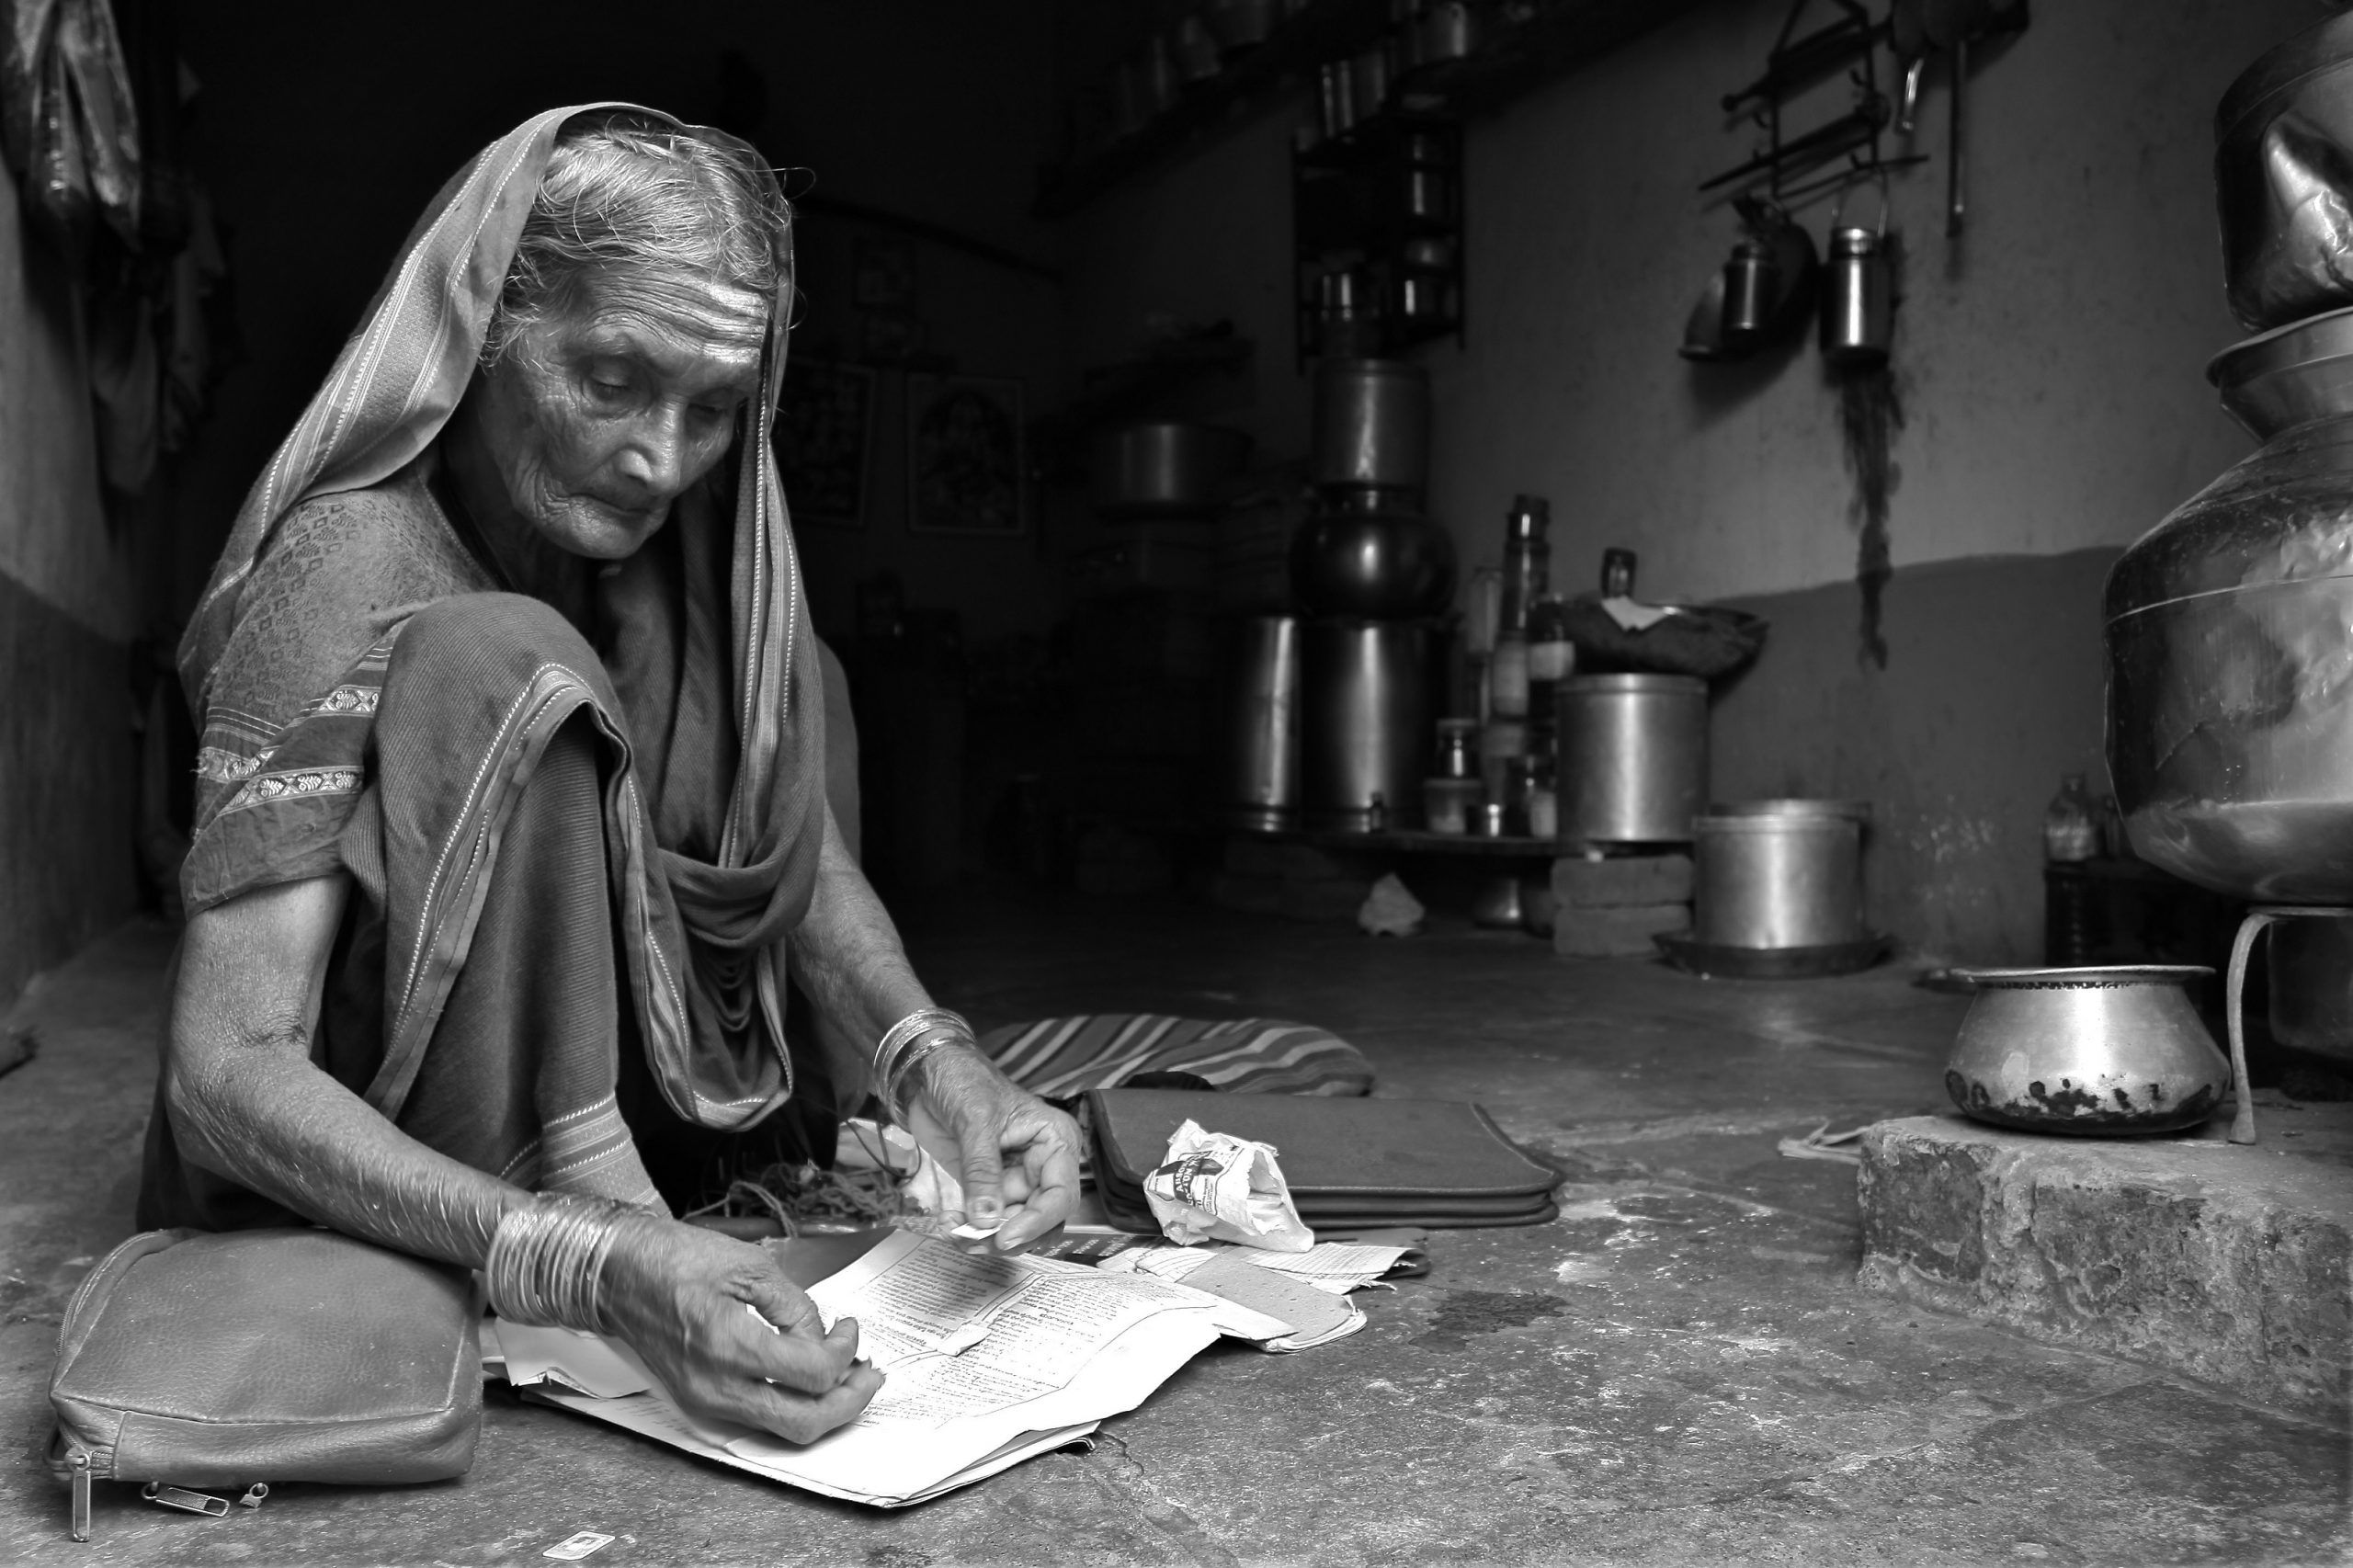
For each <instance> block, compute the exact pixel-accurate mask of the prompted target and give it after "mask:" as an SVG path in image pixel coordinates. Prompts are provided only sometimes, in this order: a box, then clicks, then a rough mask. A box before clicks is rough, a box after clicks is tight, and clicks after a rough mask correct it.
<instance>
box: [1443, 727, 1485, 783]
mask: <svg viewBox="0 0 2353 1568" xmlns="http://www.w3.org/2000/svg"><path fill="white" fill-rule="evenodd" d="M1478 744H1479V721H1478V720H1476V719H1440V720H1439V721H1438V777H1439V778H1478V777H1479V762H1478Z"/></svg>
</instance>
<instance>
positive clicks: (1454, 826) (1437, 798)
mask: <svg viewBox="0 0 2353 1568" xmlns="http://www.w3.org/2000/svg"><path fill="white" fill-rule="evenodd" d="M1482 793H1483V790H1481V787H1480V784H1479V781H1478V780H1477V779H1476V778H1429V779H1425V780H1424V781H1423V783H1422V810H1423V812H1424V814H1425V815H1426V816H1427V819H1428V825H1429V830H1430V831H1431V832H1432V833H1454V834H1461V833H1468V832H1470V831H1471V819H1472V816H1473V815H1474V814H1475V813H1476V812H1477V811H1478V807H1479V799H1480V796H1481V794H1482Z"/></svg>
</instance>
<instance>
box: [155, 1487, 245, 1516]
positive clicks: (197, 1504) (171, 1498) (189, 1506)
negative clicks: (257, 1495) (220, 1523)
mask: <svg viewBox="0 0 2353 1568" xmlns="http://www.w3.org/2000/svg"><path fill="white" fill-rule="evenodd" d="M139 1495H141V1496H142V1497H144V1498H146V1499H147V1501H149V1502H150V1503H153V1504H156V1505H157V1506H161V1507H165V1508H177V1509H179V1510H180V1511H181V1512H183V1513H188V1514H202V1515H204V1516H205V1517H207V1518H213V1519H217V1518H220V1517H222V1515H224V1514H226V1513H227V1512H228V1511H229V1499H227V1498H226V1497H215V1496H213V1495H212V1494H210V1493H209V1492H190V1491H189V1490H188V1488H186V1487H185V1486H166V1485H165V1484H164V1483H162V1482H160V1481H151V1482H149V1483H147V1484H146V1485H144V1486H142V1487H141V1488H140V1489H139Z"/></svg>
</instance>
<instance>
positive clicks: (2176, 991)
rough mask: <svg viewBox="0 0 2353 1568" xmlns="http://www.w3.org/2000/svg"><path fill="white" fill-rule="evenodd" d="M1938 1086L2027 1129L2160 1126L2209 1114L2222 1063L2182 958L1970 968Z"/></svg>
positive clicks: (2221, 1092)
mask: <svg viewBox="0 0 2353 1568" xmlns="http://www.w3.org/2000/svg"><path fill="white" fill-rule="evenodd" d="M1958 972H1959V973H1960V974H1961V976H1962V977H1964V978H1966V979H1967V980H1969V981H1970V982H1971V983H1973V984H1974V985H1975V986H1976V987H1977V995H1976V997H1975V999H1974V1000H1972V1002H1971V1003H1970V1005H1969V1012H1968V1014H1967V1015H1966V1016H1965V1017H1962V1019H1961V1033H1960V1035H1959V1036H1958V1037H1957V1038H1956V1039H1955V1040H1954V1041H1953V1049H1952V1060H1951V1061H1950V1062H1949V1063H1948V1064H1947V1066H1946V1068H1945V1091H1946V1093H1948V1094H1949V1095H1951V1096H1952V1099H1953V1103H1954V1104H1955V1105H1957V1106H1959V1107H1960V1108H1961V1110H1962V1111H1964V1112H1965V1113H1967V1114H1968V1115H1970V1116H1972V1117H1975V1118H1976V1119H1978V1120H1980V1121H1990V1122H1992V1123H1994V1124H1995V1125H1996V1126H1999V1127H2017V1128H2023V1129H2025V1130H2027V1131H2033V1132H2078V1133H2120V1132H2170V1131H2177V1130H2179V1129H2181V1128H2185V1127H2195V1126H2197V1125H2198V1124H2199V1123H2200V1122H2202V1121H2204V1120H2206V1119H2208V1118H2209V1117H2211V1116H2212V1115H2213V1114H2214V1112H2215V1111H2216V1110H2217V1109H2218V1108H2220V1107H2221V1105H2222V1098H2223V1096H2225V1095H2227V1094H2228V1093H2229V1092H2230V1087H2231V1064H2230V1062H2229V1061H2228V1060H2227V1059H2226V1058H2225V1057H2224V1056H2223V1055H2222V1051H2220V1050H2219V1049H2217V1048H2216V1046H2215V1044H2214V1041H2213V1038H2212V1037H2211V1036H2210V1035H2209V1034H2208V1033H2207V1032H2206V1026H2205V1025H2204V1024H2203V1023H2202V1022H2200V1019H2199V1017H2198V1009H2197V1007H2196V1006H2194V1005H2192V1003H2191V1002H2190V999H2189V994H2188V989H2187V988H2188V985H2189V984H2190V983H2192V982H2194V981H2200V980H2203V979H2206V978H2207V977H2209V976H2211V974H2212V973H2213V972H2214V971H2212V970H2211V969H2206V968H2203V967H2201V966H2198V965H2190V964H2150V965H2142V966H2133V967H2121V968H2112V969H1976V970H1961V971H1958Z"/></svg>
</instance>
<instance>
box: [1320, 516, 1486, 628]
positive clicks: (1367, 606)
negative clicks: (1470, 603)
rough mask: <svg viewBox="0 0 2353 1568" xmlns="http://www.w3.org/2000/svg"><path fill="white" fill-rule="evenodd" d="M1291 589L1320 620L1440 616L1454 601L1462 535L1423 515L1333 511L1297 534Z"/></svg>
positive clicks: (1398, 618) (1404, 618) (1400, 618)
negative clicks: (1456, 553) (1456, 557)
mask: <svg viewBox="0 0 2353 1568" xmlns="http://www.w3.org/2000/svg"><path fill="white" fill-rule="evenodd" d="M1290 587H1291V597H1293V598H1295V599H1296V600H1298V602H1299V603H1300V604H1301V605H1302V606H1303V607H1304V608H1306V609H1307V611H1308V612H1309V613H1310V614H1312V615H1338V616H1358V617H1362V618H1364V619H1369V620H1410V619H1415V617H1418V616H1426V615H1436V614H1438V612H1439V611H1441V610H1443V609H1444V608H1446V607H1447V606H1448V605H1449V604H1451V603H1452V602H1453V600H1454V536H1453V535H1452V534H1449V533H1448V532H1447V531H1446V529H1444V528H1440V527H1439V526H1438V524H1437V523H1435V522H1433V521H1431V520H1430V519H1429V518H1427V517H1423V516H1421V515H1420V514H1418V513H1413V512H1389V511H1367V510H1359V509H1357V508H1354V507H1347V506H1324V507H1323V508H1321V509H1319V510H1318V511H1316V512H1314V513H1313V514H1312V515H1310V516H1309V517H1307V518H1305V519H1304V520H1303V521H1302V522H1301V524H1300V525H1299V530H1298V531H1297V532H1296V533H1294V534H1293V535H1292V536H1291V544H1290Z"/></svg>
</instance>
